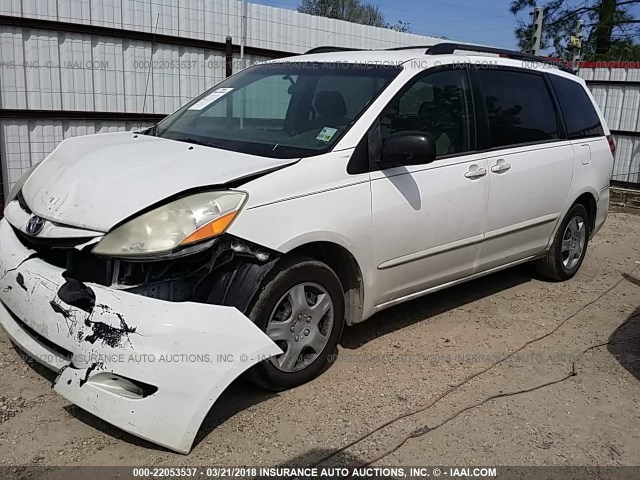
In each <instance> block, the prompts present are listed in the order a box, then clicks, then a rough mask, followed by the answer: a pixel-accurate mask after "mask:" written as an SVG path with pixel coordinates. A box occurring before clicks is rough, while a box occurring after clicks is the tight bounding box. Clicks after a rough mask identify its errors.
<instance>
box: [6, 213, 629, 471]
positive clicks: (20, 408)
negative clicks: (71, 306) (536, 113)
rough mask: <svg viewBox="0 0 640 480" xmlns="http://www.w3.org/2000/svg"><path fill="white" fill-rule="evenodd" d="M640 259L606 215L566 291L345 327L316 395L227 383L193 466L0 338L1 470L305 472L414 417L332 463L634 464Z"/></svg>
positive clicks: (309, 390) (477, 286) (493, 298)
mask: <svg viewBox="0 0 640 480" xmlns="http://www.w3.org/2000/svg"><path fill="white" fill-rule="evenodd" d="M639 260H640V216H636V215H633V214H629V213H622V212H618V213H612V214H611V215H610V216H609V219H608V221H607V223H606V225H605V227H604V228H603V230H602V231H601V232H600V233H599V235H598V236H596V237H595V239H594V240H593V241H592V242H591V244H590V246H589V252H588V255H587V259H586V261H585V262H584V265H583V266H582V269H581V270H580V272H579V273H578V275H577V276H576V277H575V278H574V279H573V280H571V281H569V282H565V283H548V282H545V281H542V280H540V279H538V278H537V277H536V276H535V274H534V272H533V270H532V269H531V267H529V266H521V267H518V268H514V269H511V270H508V271H505V272H501V273H498V274H494V275H491V276H488V277H485V278H482V279H479V280H476V281H473V282H471V283H468V284H465V285H461V286H458V287H455V288H453V289H449V290H447V291H443V292H440V293H437V294H434V295H431V296H428V297H425V298H422V299H419V300H416V301H413V302H411V303H408V304H406V305H402V306H399V307H396V308H393V309H390V310H388V311H386V312H383V313H381V314H378V315H377V316H375V317H374V318H372V319H371V320H369V321H368V322H365V323H363V324H361V325H358V326H356V327H353V328H350V329H347V330H346V331H345V334H344V337H343V340H342V342H341V347H340V352H339V360H338V361H337V363H336V364H335V365H334V366H333V367H332V368H331V369H329V370H328V371H327V372H325V373H324V374H323V375H322V376H321V377H320V378H318V379H317V380H315V381H313V382H311V383H309V384H307V385H304V386H302V387H300V388H297V389H295V390H292V391H288V392H284V393H280V394H271V393H266V392H263V391H260V390H257V389H255V388H253V387H252V386H251V385H248V384H246V383H243V382H242V381H238V382H236V383H235V384H233V385H232V386H231V387H230V388H229V389H228V390H227V392H225V394H223V396H222V397H221V398H220V399H219V400H218V402H217V403H216V405H215V406H214V408H213V409H212V410H211V412H210V414H209V416H208V417H207V419H206V420H205V423H204V425H203V427H202V429H201V431H200V433H199V435H198V438H197V440H196V445H195V447H194V449H193V451H192V453H191V454H190V455H188V456H184V455H178V454H175V453H172V452H169V451H166V450H164V449H162V448H159V447H156V446H154V445H152V444H150V443H147V442H145V441H142V440H139V439H137V438H135V437H132V436H130V435H128V434H125V433H123V432H121V431H119V430H117V429H115V428H113V427H111V426H110V425H108V424H106V423H104V422H102V421H101V420H99V419H97V418H95V417H93V416H91V415H89V414H87V413H84V412H83V411H81V410H79V409H78V408H76V407H75V406H73V405H71V404H69V403H68V402H66V401H65V400H64V399H63V398H62V397H60V396H58V395H57V394H55V393H54V392H53V391H52V390H51V388H50V384H51V381H52V380H53V375H52V374H51V373H50V372H48V371H46V370H44V369H42V368H41V367H38V366H37V365H34V364H33V363H32V362H26V361H25V360H24V358H23V357H22V356H21V354H20V353H19V352H18V351H17V350H16V349H15V348H14V347H13V346H12V344H11V343H10V341H9V339H8V338H7V336H6V334H5V333H4V331H2V332H0V371H1V372H2V375H1V376H0V466H1V465H154V466H155V465H226V466H232V465H255V466H260V465H274V464H278V465H308V464H311V463H313V462H316V461H318V460H320V459H321V458H323V457H324V456H325V455H329V454H331V453H335V452H336V451H337V450H338V449H339V448H340V447H342V446H344V445H345V444H347V443H349V442H351V441H352V440H355V439H356V438H358V437H360V436H361V435H363V434H365V433H367V432H368V431H370V430H372V429H374V428H376V427H378V426H379V425H380V424H382V423H383V422H385V421H386V420H389V419H392V418H394V417H396V416H398V415H400V414H403V413H405V412H409V411H413V410H417V409H422V411H420V412H418V413H416V414H414V415H412V416H409V417H406V418H404V419H402V420H399V421H397V422H395V423H392V424H391V425H389V426H388V427H386V428H383V429H381V430H379V431H377V432H376V433H374V434H372V435H370V436H369V437H367V438H366V439H364V440H363V441H361V442H359V443H357V444H356V445H354V446H353V447H351V448H349V449H347V450H346V451H344V452H341V453H339V454H337V455H336V456H334V457H332V458H330V459H328V460H326V461H325V463H324V464H325V465H354V466H355V465H359V464H362V463H365V462H368V461H371V460H374V459H376V458H378V457H380V456H382V455H383V454H385V453H386V452H388V451H390V450H392V449H393V448H394V447H396V446H398V445H399V444H401V443H402V446H401V447H400V448H398V449H397V450H395V451H394V452H392V453H390V454H389V455H387V456H386V457H384V458H383V459H382V460H379V461H378V464H379V465H440V464H442V465H638V464H640V433H639V432H640V382H639V380H640V360H639V359H640V280H639V279H640V268H638V269H637V270H636V271H635V272H634V273H633V275H632V276H629V275H628V273H629V272H631V271H632V270H633V269H634V268H635V267H636V265H637V264H636V261H639ZM611 287H615V288H613V289H612V290H611V291H608V292H607V290H608V289H610V288H611ZM604 292H607V293H606V294H604V296H601V294H603V293H604ZM591 302H592V303H591ZM583 307H584V308H583ZM635 315H638V316H635ZM570 316H571V317H570ZM569 317H570V318H569ZM567 319H568V320H567ZM565 320H566V322H565V323H562V322H563V321H565ZM561 323H562V325H561ZM558 325H561V326H560V327H559V328H557V327H558ZM554 329H555V330H554ZM551 331H553V333H552V334H551V335H549V336H547V337H546V338H544V339H542V340H539V341H537V342H534V343H532V344H530V345H528V346H526V347H525V348H524V349H522V350H521V351H520V352H519V353H518V354H517V355H515V356H513V357H511V358H510V359H509V360H507V361H505V362H502V363H500V364H498V365H496V366H495V367H494V368H491V369H489V370H487V371H486V372H484V373H482V374H480V375H477V376H475V377H474V378H472V379H470V380H468V381H466V382H465V380H466V379H468V378H469V377H470V376H472V375H474V374H477V373H478V372H481V371H483V370H486V369H487V368H488V367H490V366H491V365H492V364H493V363H494V362H495V361H496V360H498V359H499V357H501V356H503V355H505V354H507V353H509V352H512V351H514V350H517V349H518V348H520V347H522V346H523V345H525V344H526V343H527V342H529V341H531V340H533V339H535V338H536V337H540V336H542V335H544V334H545V333H547V332H551ZM594 345H601V346H600V347H597V348H592V349H591V350H588V351H587V352H586V353H585V354H582V352H583V351H585V349H587V348H589V347H590V346H594ZM574 361H575V373H576V374H575V375H571V372H572V369H573V368H574V367H573V363H574ZM550 382H558V383H554V384H552V385H547V386H544V387H540V388H536V387H539V386H540V385H544V384H548V383H550ZM522 390H531V391H527V392H522V393H517V392H519V391H522ZM496 395H498V396H499V397H498V398H492V399H489V400H487V399H488V398H490V397H494V396H496ZM502 395H506V396H502ZM436 400H437V401H436ZM429 405H432V406H431V407H428V406H429ZM427 407H428V408H427ZM412 433H413V434H414V436H415V438H410V439H408V440H406V438H407V436H409V435H411V434H412ZM405 440H406V441H405ZM403 441H404V443H403Z"/></svg>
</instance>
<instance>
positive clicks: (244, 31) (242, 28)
mask: <svg viewBox="0 0 640 480" xmlns="http://www.w3.org/2000/svg"><path fill="white" fill-rule="evenodd" d="M241 9H242V17H241V24H240V35H241V36H240V65H241V68H245V67H246V65H245V64H244V47H245V45H246V44H247V0H242V5H241Z"/></svg>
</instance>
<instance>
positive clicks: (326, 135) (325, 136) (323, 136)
mask: <svg viewBox="0 0 640 480" xmlns="http://www.w3.org/2000/svg"><path fill="white" fill-rule="evenodd" d="M337 131H338V129H337V128H331V127H324V128H323V129H322V131H321V132H320V133H319V134H318V136H317V137H316V140H322V141H323V142H329V141H330V140H331V139H332V138H333V136H334V135H335V134H336V132H337Z"/></svg>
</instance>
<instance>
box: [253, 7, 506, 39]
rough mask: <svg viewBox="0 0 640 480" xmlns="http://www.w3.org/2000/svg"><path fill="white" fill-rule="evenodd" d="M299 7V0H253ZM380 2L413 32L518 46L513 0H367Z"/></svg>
mask: <svg viewBox="0 0 640 480" xmlns="http://www.w3.org/2000/svg"><path fill="white" fill-rule="evenodd" d="M249 1H250V2H251V3H260V4H263V5H271V6H273V7H279V8H288V9H290V10H295V9H296V8H297V6H298V3H299V1H298V0H249ZM365 1H366V2H368V3H372V4H374V5H377V6H378V7H379V8H380V10H381V11H382V13H383V14H384V16H385V18H386V20H387V22H389V23H391V24H395V23H396V22H397V21H398V20H402V21H404V22H409V24H410V25H409V28H410V29H411V33H416V34H419V35H431V36H444V37H447V38H448V39H450V40H452V41H456V40H457V41H460V42H470V43H480V44H484V45H491V46H495V47H500V48H507V49H516V48H517V42H516V39H515V36H514V34H513V30H514V28H515V25H516V21H515V17H514V16H513V15H512V14H511V13H510V12H509V5H510V3H511V2H510V0H365Z"/></svg>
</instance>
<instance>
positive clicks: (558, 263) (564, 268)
mask: <svg viewBox="0 0 640 480" xmlns="http://www.w3.org/2000/svg"><path fill="white" fill-rule="evenodd" d="M590 233H591V229H590V227H589V214H588V212H587V210H586V208H584V206H583V205H580V204H577V205H574V206H573V207H571V209H570V210H569V212H568V213H567V215H566V216H565V217H564V220H562V223H561V224H560V228H558V231H557V232H556V235H555V237H554V240H553V244H552V245H551V248H550V249H549V251H548V252H547V254H546V256H545V257H544V258H542V259H540V260H538V261H537V262H536V264H535V265H536V269H537V270H538V273H539V274H540V275H542V276H543V277H546V278H548V279H550V280H555V281H564V280H568V279H570V278H572V277H573V276H574V275H575V274H576V273H577V272H578V270H579V269H580V266H581V265H582V262H583V260H584V257H585V254H586V253H587V244H588V243H589V235H590Z"/></svg>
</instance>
